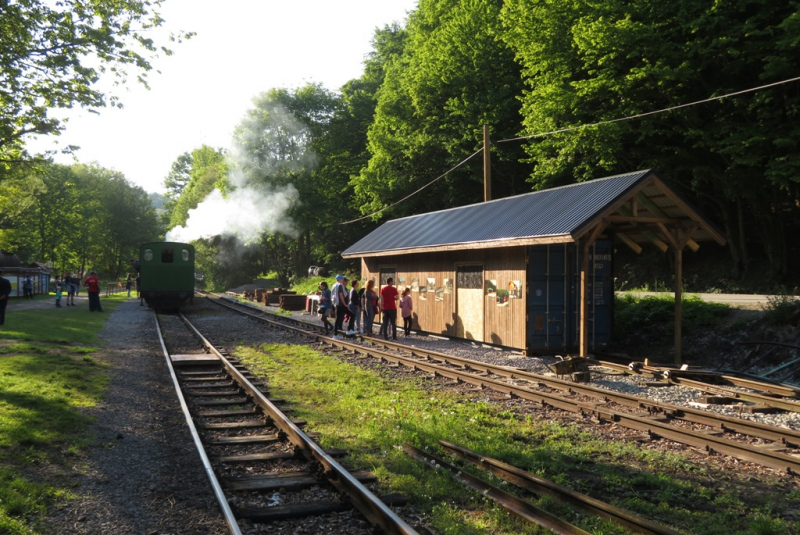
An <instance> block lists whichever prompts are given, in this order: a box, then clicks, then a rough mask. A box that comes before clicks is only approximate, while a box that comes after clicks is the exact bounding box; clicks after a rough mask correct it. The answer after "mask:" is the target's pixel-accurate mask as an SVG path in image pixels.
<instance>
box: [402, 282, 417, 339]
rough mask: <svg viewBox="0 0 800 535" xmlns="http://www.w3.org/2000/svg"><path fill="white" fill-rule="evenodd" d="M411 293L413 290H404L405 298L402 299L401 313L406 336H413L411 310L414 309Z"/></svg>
mask: <svg viewBox="0 0 800 535" xmlns="http://www.w3.org/2000/svg"><path fill="white" fill-rule="evenodd" d="M410 293H411V288H406V289H405V290H403V297H401V298H400V311H401V312H402V314H403V330H404V331H405V333H406V336H411V310H412V309H413V308H414V303H412V302H411V296H410V295H409V294H410Z"/></svg>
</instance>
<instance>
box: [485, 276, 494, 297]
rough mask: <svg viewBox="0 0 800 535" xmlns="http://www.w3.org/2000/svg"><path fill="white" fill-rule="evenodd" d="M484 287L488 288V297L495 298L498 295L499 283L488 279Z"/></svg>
mask: <svg viewBox="0 0 800 535" xmlns="http://www.w3.org/2000/svg"><path fill="white" fill-rule="evenodd" d="M483 287H484V288H486V295H487V296H489V297H495V296H496V295H497V281H495V280H489V279H487V280H486V281H485V282H484V284H483Z"/></svg>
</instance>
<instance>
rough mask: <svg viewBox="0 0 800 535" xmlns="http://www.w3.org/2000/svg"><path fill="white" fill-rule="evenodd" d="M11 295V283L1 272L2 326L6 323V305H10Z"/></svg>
mask: <svg viewBox="0 0 800 535" xmlns="http://www.w3.org/2000/svg"><path fill="white" fill-rule="evenodd" d="M9 295H11V281H9V280H8V279H6V278H5V277H3V272H2V271H1V270H0V325H3V324H4V323H5V322H6V305H8V296H9Z"/></svg>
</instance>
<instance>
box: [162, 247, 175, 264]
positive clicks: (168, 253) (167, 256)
mask: <svg viewBox="0 0 800 535" xmlns="http://www.w3.org/2000/svg"><path fill="white" fill-rule="evenodd" d="M174 256H175V250H174V249H161V263H162V264H171V263H172V260H173V258H174Z"/></svg>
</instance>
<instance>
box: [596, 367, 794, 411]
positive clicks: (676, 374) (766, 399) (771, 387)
mask: <svg viewBox="0 0 800 535" xmlns="http://www.w3.org/2000/svg"><path fill="white" fill-rule="evenodd" d="M597 363H598V364H599V365H600V366H603V367H606V368H611V369H613V370H620V371H625V372H627V373H636V374H644V373H648V374H650V375H652V376H653V377H656V378H658V377H661V378H664V379H666V380H667V381H669V382H672V383H676V384H678V383H683V384H685V385H686V386H691V387H693V388H724V386H719V385H714V384H712V383H706V382H703V381H698V380H696V379H687V378H686V377H682V375H683V373H682V371H681V370H675V369H673V368H666V369H665V368H656V367H653V366H642V367H641V368H639V369H633V370H632V369H631V368H630V366H627V365H625V364H618V363H616V362H608V361H604V360H597ZM714 377H717V378H719V379H720V380H721V381H723V382H725V383H729V384H730V385H733V386H738V387H740V388H748V389H750V390H760V391H762V392H767V393H770V394H774V395H778V396H781V397H785V398H790V399H795V400H797V399H798V398H800V389H798V388H795V387H793V386H789V385H785V384H777V383H765V382H762V381H755V380H752V379H745V378H742V377H734V376H730V375H724V374H714ZM730 392H732V394H733V393H734V392H733V391H730ZM735 394H738V395H737V396H735V397H740V398H742V399H748V398H746V397H745V396H749V398H751V399H749V400H752V401H755V402H757V403H769V404H772V405H773V406H780V408H784V406H785V407H786V408H785V409H784V410H788V411H794V412H797V411H800V403H798V402H797V401H787V400H779V399H776V398H774V397H770V396H765V395H763V394H752V393H747V392H735ZM776 403H780V405H776Z"/></svg>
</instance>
